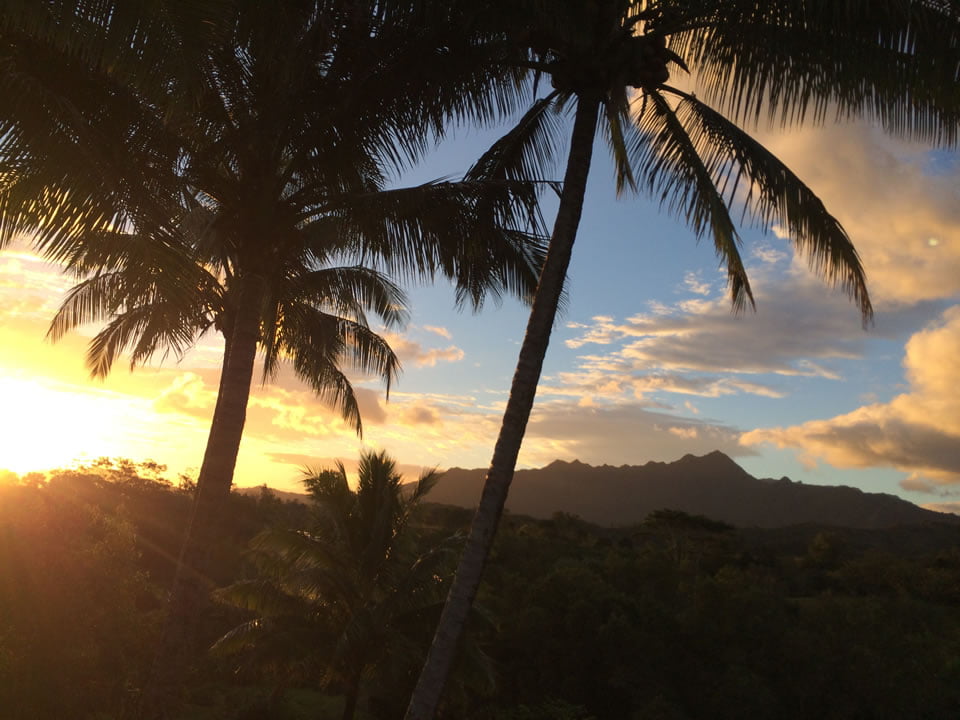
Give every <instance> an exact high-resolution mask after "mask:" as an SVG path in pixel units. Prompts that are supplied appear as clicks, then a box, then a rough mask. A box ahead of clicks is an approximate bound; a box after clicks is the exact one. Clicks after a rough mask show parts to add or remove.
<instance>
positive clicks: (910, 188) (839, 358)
mask: <svg viewBox="0 0 960 720" xmlns="http://www.w3.org/2000/svg"><path fill="white" fill-rule="evenodd" d="M760 136H761V140H762V141H763V142H764V143H765V144H767V146H768V147H769V148H770V149H771V150H772V151H773V152H774V153H775V154H777V155H778V156H780V157H781V158H783V159H784V161H785V162H786V163H787V164H788V165H789V166H790V167H791V168H792V169H793V170H794V171H795V172H797V173H798V174H799V175H800V177H802V178H803V179H804V180H805V181H806V182H807V183H808V185H810V187H811V188H812V189H813V190H814V191H815V192H816V193H818V195H819V196H820V197H821V199H823V201H824V203H825V205H826V206H827V207H828V209H830V210H831V211H832V212H833V213H834V214H835V215H836V216H837V218H838V219H839V220H840V221H841V222H842V223H843V225H844V227H845V228H846V229H847V231H848V232H849V234H850V236H851V238H852V239H853V241H854V243H855V244H856V246H857V248H858V250H859V252H860V254H861V256H862V258H863V261H864V265H865V267H866V270H867V275H868V281H869V282H870V288H871V293H872V296H873V299H874V303H875V307H876V309H877V316H876V324H875V326H874V327H872V328H871V329H870V330H869V331H868V332H864V331H863V330H862V329H861V326H860V322H859V317H858V315H857V312H856V309H855V308H854V307H852V305H851V304H850V303H849V302H848V300H847V299H846V298H844V297H843V296H842V295H840V294H839V293H836V292H831V291H829V290H827V289H825V288H824V285H823V283H822V282H821V281H820V280H819V279H817V278H814V277H812V276H811V275H810V273H809V271H808V269H807V266H806V263H805V262H804V261H803V259H802V258H798V257H796V256H795V255H794V254H793V252H792V250H791V247H790V245H789V243H788V242H787V239H786V237H785V236H786V233H785V232H784V230H783V229H782V228H778V227H773V228H769V232H768V233H766V234H764V233H762V232H760V231H758V230H753V229H749V228H748V229H745V230H744V240H745V245H744V259H745V262H746V263H747V266H748V270H749V272H750V276H751V281H752V283H753V287H754V290H755V293H756V296H757V312H756V313H752V312H748V313H745V314H742V315H732V314H731V313H730V306H729V300H728V297H727V293H726V288H725V279H724V276H723V273H722V272H721V271H719V270H718V269H717V267H716V262H715V260H714V258H713V256H712V254H711V252H710V250H709V248H707V247H705V246H703V245H701V246H697V244H696V243H695V242H694V241H693V239H692V238H691V237H690V233H689V231H688V230H686V229H685V228H684V227H683V226H682V224H680V223H678V222H677V221H676V220H675V219H674V218H670V217H669V216H667V215H665V214H663V213H661V212H660V211H659V208H658V207H657V206H656V203H651V202H649V201H647V200H644V199H637V200H634V199H627V200H625V201H622V202H620V201H616V200H615V199H614V197H615V192H614V189H613V181H612V175H613V173H612V171H611V168H610V161H609V159H608V158H605V157H604V155H603V153H599V152H598V153H597V156H596V157H597V159H596V167H595V168H594V170H593V171H592V174H591V184H590V187H589V188H588V197H587V199H586V206H585V208H584V216H583V223H582V225H581V231H580V234H579V239H578V242H577V248H576V249H575V252H574V259H573V265H572V266H571V271H570V285H569V304H568V309H567V311H566V313H565V314H564V315H563V316H562V317H561V318H560V319H559V320H558V322H557V324H556V326H555V329H554V335H553V339H552V341H551V344H550V351H549V354H548V356H547V360H546V363H545V366H544V373H543V377H542V380H541V384H540V389H539V391H538V398H537V403H536V406H535V408H534V413H533V416H532V417H531V421H530V425H529V427H528V429H527V433H526V436H525V440H524V446H523V450H522V453H521V457H520V466H521V467H542V466H544V465H547V464H549V463H550V462H552V461H553V460H556V459H562V460H574V459H576V460H580V461H582V462H586V463H589V464H593V465H602V464H605V463H606V464H611V465H622V464H634V465H641V464H643V463H645V462H648V461H651V460H653V461H672V460H676V459H678V458H680V457H681V456H683V455H684V454H686V453H693V454H698V455H702V454H705V453H707V452H710V451H712V450H721V451H722V452H725V453H727V454H728V455H730V456H731V457H733V458H734V459H735V460H736V461H737V462H738V463H739V464H741V465H742V466H743V467H744V468H745V469H746V470H747V471H748V472H751V473H752V474H754V475H756V476H758V477H780V476H782V475H789V476H790V477H792V478H794V479H796V480H802V481H803V482H805V483H820V484H847V485H853V486H855V487H859V488H861V489H863V490H865V491H867V492H887V493H894V494H897V495H899V496H901V497H905V498H907V499H909V500H911V501H913V502H916V503H920V504H927V505H934V504H936V505H938V506H940V507H954V506H956V503H955V502H954V503H953V505H951V504H950V503H951V502H953V500H952V498H955V497H956V496H957V494H958V492H960V450H958V448H960V435H958V433H960V404H958V403H957V402H956V400H955V399H954V398H956V393H955V392H954V391H953V390H952V389H953V388H956V387H957V385H958V383H960V350H958V348H960V315H958V313H960V309H958V308H960V153H942V152H938V153H930V152H928V151H926V150H924V149H923V148H920V147H918V146H916V145H912V144H906V143H901V142H896V141H890V140H888V139H885V138H884V137H883V136H882V135H881V134H880V133H879V132H878V131H876V130H875V129H870V128H865V127H863V126H854V125H847V126H838V127H826V128H820V129H802V130H799V131H797V132H795V133H791V134H788V135H783V134H779V133H776V132H773V131H762V132H761V133H760ZM489 140H490V138H489V137H479V136H478V137H473V138H467V139H466V140H461V141H458V143H455V144H454V145H453V146H452V147H453V149H452V150H449V151H448V152H447V154H446V155H444V154H443V153H441V154H440V156H438V157H439V159H437V160H436V161H434V162H432V164H428V165H427V166H425V167H423V168H418V169H416V171H415V172H414V173H413V174H412V175H411V177H410V178H409V182H411V183H416V182H422V181H426V180H429V179H431V178H434V177H439V176H448V175H450V176H454V175H457V174H458V173H461V172H462V171H463V169H464V168H465V167H467V166H468V165H469V164H470V162H471V161H472V160H473V159H475V158H476V157H477V156H479V154H480V153H481V152H482V149H483V147H484V146H485V144H487V142H488V141H489ZM824 148H829V150H828V151H825V150H824ZM418 173H419V174H418ZM546 201H547V207H545V210H544V212H545V214H546V215H549V214H550V207H549V202H550V199H549V198H547V199H546ZM70 284H71V279H70V278H69V277H65V276H63V275H62V274H61V273H60V272H59V269H58V268H57V267H55V266H53V265H50V264H49V263H46V262H44V261H43V260H42V259H41V258H38V257H37V256H36V255H35V254H33V253H32V252H30V251H29V249H27V248H26V246H25V245H22V244H21V245H18V246H17V247H11V248H7V249H5V250H3V251H0V400H2V403H3V413H2V414H0V469H7V470H10V471H12V472H15V473H18V474H22V473H26V472H31V471H44V470H49V469H53V468H57V467H62V466H70V465H73V464H75V463H84V462H90V461H92V460H95V459H97V458H99V457H104V456H110V457H115V458H116V457H124V458H129V459H131V460H133V461H136V462H139V461H145V460H152V461H155V462H158V463H161V464H164V465H167V466H168V468H169V476H170V477H176V475H177V474H179V473H187V474H188V475H192V476H194V477H195V476H196V472H197V468H198V467H199V466H200V464H201V461H202V457H203V450H204V446H205V443H206V438H207V433H208V430H209V422H210V418H211V416H212V411H213V404H214V402H215V399H216V390H217V386H218V376H219V375H218V374H219V363H220V359H221V357H222V340H221V339H220V338H219V337H212V338H204V339H203V341H202V342H201V343H200V345H199V346H198V347H197V348H195V349H194V350H193V351H191V352H190V353H188V354H187V356H186V357H184V358H182V359H180V360H179V361H177V360H176V359H174V358H168V359H167V360H166V361H164V362H162V363H161V362H159V359H158V362H157V363H156V364H153V365H150V366H148V367H144V368H138V369H136V370H134V371H133V372H130V370H129V364H128V363H127V362H126V361H125V360H124V359H123V358H121V359H119V360H118V362H117V364H116V367H115V368H114V370H113V372H112V373H111V375H110V376H109V377H108V378H106V379H105V380H102V381H101V380H92V379H91V378H90V377H89V372H88V370H87V369H86V367H85V366H84V353H85V349H86V343H87V342H88V340H89V338H90V337H91V336H92V334H93V332H95V328H82V329H81V331H80V332H77V333H72V334H70V335H68V336H66V337H64V338H63V339H62V340H61V341H60V342H58V343H56V344H52V343H50V342H48V341H46V340H44V336H45V333H46V329H47V327H48V325H49V322H50V320H51V318H52V317H53V314H54V313H55V311H56V309H57V307H58V304H59V302H60V300H61V298H62V295H63V293H64V292H65V291H66V290H67V289H68V288H69V286H70ZM411 298H412V301H413V314H412V317H411V321H410V324H409V325H408V327H407V328H406V329H405V330H404V331H403V332H397V333H395V334H391V335H390V342H391V344H392V346H393V347H394V348H395V350H396V351H397V353H398V355H399V356H400V358H401V361H402V363H403V368H404V370H403V374H402V376H401V378H400V381H399V383H398V384H397V386H396V387H395V388H394V389H393V391H392V392H391V397H390V401H389V402H387V400H386V398H385V397H384V391H383V388H382V386H380V385H379V384H377V383H375V382H372V381H371V380H370V379H369V378H361V377H357V378H354V382H355V387H356V389H357V396H358V402H359V404H360V408H361V414H362V417H363V423H364V434H363V437H362V438H359V437H357V435H356V434H355V433H353V432H352V431H351V430H350V428H349V427H347V426H346V424H345V423H343V421H342V420H340V418H339V417H338V416H337V415H336V414H335V413H333V412H331V411H330V410H329V409H328V408H326V407H324V406H323V405H322V404H321V403H319V402H318V401H317V400H316V398H315V396H314V395H313V393H312V392H311V391H310V390H309V389H308V388H306V387H304V386H303V384H302V383H300V382H298V381H297V380H296V379H295V378H294V377H293V374H292V373H291V372H290V371H289V370H284V371H282V372H281V373H280V374H279V376H278V377H277V378H276V380H275V382H271V383H268V384H265V385H264V384H261V382H260V377H259V376H257V377H256V378H255V379H254V387H253V390H252V395H251V400H250V405H249V408H248V413H247V422H246V429H245V434H244V441H243V444H242V446H241V450H240V456H239V458H238V463H237V472H236V475H235V484H236V485H239V486H257V485H262V484H268V485H270V486H272V487H276V488H278V489H286V490H298V489H300V483H299V480H300V477H301V469H302V468H303V467H305V466H310V467H313V468H321V467H332V466H333V465H334V463H335V462H336V461H337V460H341V461H343V462H344V464H345V465H346V466H347V468H348V470H350V469H351V468H352V467H353V464H354V463H355V461H356V458H357V457H358V455H359V453H360V451H361V449H373V450H380V449H383V450H386V451H387V452H389V453H390V454H391V455H392V456H393V457H394V458H396V460H397V461H398V463H399V465H400V469H401V470H402V471H403V472H404V473H405V475H406V477H407V478H408V479H413V478H415V477H416V476H417V475H418V474H419V472H420V471H421V470H423V469H429V468H432V467H439V468H441V469H443V468H449V467H454V466H457V467H472V468H476V467H485V466H487V464H488V463H489V460H490V455H491V453H492V450H493V445H494V442H495V439H496V434H497V430H498V428H499V425H500V420H501V415H502V411H503V407H504V403H505V402H506V398H507V393H508V389H509V385H510V379H511V377H512V374H513V369H514V365H515V362H516V356H517V351H518V349H519V343H520V340H521V338H522V335H523V332H524V327H525V322H526V315H527V312H526V309H525V308H524V307H522V306H521V305H520V304H519V303H518V302H516V301H513V300H509V299H508V300H506V301H505V302H504V303H503V305H502V306H501V307H496V306H495V304H494V303H490V304H489V305H488V306H487V307H485V308H484V310H483V312H482V313H480V314H478V315H470V314H459V313H457V312H455V311H454V309H453V305H454V303H453V294H452V292H451V290H450V289H449V288H447V287H444V286H442V285H441V286H439V287H432V288H414V289H412V290H411ZM2 474H3V473H2V472H0V476H2Z"/></svg>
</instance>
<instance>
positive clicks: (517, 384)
mask: <svg viewBox="0 0 960 720" xmlns="http://www.w3.org/2000/svg"><path fill="white" fill-rule="evenodd" d="M599 107H600V100H599V98H598V97H582V96H581V97H580V98H579V99H578V105H577V114H576V119H575V121H574V126H573V134H572V136H571V139H570V155H569V157H568V158H567V169H566V174H565V175H564V178H563V193H562V195H561V198H560V208H559V209H558V211H557V217H556V221H555V223H554V226H553V236H552V237H551V239H550V248H549V250H548V252H547V259H546V262H545V263H544V266H543V270H542V271H541V273H540V282H539V284H538V285H537V291H536V294H535V295H534V300H533V307H532V308H531V310H530V318H529V320H528V321H527V332H526V335H525V336H524V338H523V345H522V346H521V348H520V357H519V359H518V360H517V369H516V371H515V373H514V376H513V383H512V385H511V387H510V398H509V400H508V401H507V407H506V410H505V412H504V415H503V422H502V424H501V426H500V435H499V437H498V438H497V444H496V447H495V449H494V452H493V459H492V461H491V463H490V469H489V470H488V471H487V477H486V480H485V482H484V486H483V495H482V496H481V498H480V505H479V507H478V508H477V512H476V515H474V518H473V525H472V526H471V528H470V536H469V538H468V539H467V543H466V546H465V547H464V550H463V554H462V555H461V556H460V564H459V566H458V567H457V574H456V576H455V577H454V580H453V585H452V587H451V588H450V594H449V595H448V596H447V602H446V604H445V605H444V608H443V613H442V614H441V616H440V624H439V626H438V627H437V632H436V635H435V636H434V638H433V645H432V646H431V647H430V652H429V654H428V655H427V660H426V663H425V664H424V666H423V670H422V671H421V673H420V679H419V680H418V682H417V686H416V688H415V689H414V691H413V696H412V697H411V698H410V705H409V707H408V708H407V714H406V716H405V717H406V720H432V718H433V716H434V713H435V712H436V708H437V705H438V703H439V701H440V695H441V693H442V692H443V686H444V684H445V683H446V680H447V675H448V674H449V672H450V667H451V665H452V664H453V659H454V656H455V653H456V648H457V643H458V640H459V638H460V635H461V632H462V630H463V626H464V624H465V623H466V620H467V616H468V615H469V613H470V608H471V607H472V605H473V600H474V598H475V597H476V594H477V588H478V587H479V586H480V579H481V576H482V575H483V568H484V565H485V564H486V560H487V557H488V555H489V554H490V548H491V547H492V545H493V538H494V535H495V534H496V531H497V526H498V524H499V523H500V516H501V515H502V514H503V506H504V504H505V503H506V501H507V493H508V491H509V490H510V482H511V481H512V480H513V472H514V469H515V468H516V466H517V456H518V455H519V453H520V445H521V443H522V442H523V435H524V433H525V432H526V428H527V421H528V420H529V419H530V411H531V410H532V409H533V401H534V397H535V396H536V392H537V383H539V381H540V372H541V370H542V368H543V359H544V357H545V356H546V354H547V345H548V344H549V342H550V331H551V330H552V328H553V321H554V318H555V316H556V313H557V305H558V303H559V301H560V295H561V292H562V290H563V281H564V278H565V277H566V274H567V267H568V265H569V264H570V254H571V251H572V250H573V242H574V240H575V239H576V236H577V228H578V226H579V225H580V214H581V211H582V209H583V198H584V193H585V192H586V187H587V175H588V174H589V172H590V161H591V156H592V154H593V140H594V135H595V133H596V128H597V114H598V111H599Z"/></svg>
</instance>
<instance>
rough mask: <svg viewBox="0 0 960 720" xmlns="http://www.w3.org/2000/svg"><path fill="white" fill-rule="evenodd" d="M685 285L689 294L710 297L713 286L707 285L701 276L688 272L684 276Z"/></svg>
mask: <svg viewBox="0 0 960 720" xmlns="http://www.w3.org/2000/svg"><path fill="white" fill-rule="evenodd" d="M683 285H684V287H685V288H686V289H687V291H688V292H692V293H693V294H694V295H709V294H710V293H711V292H712V290H713V286H712V285H711V284H710V283H705V282H703V281H702V280H701V279H700V274H699V273H695V272H688V273H687V274H686V275H684V276H683Z"/></svg>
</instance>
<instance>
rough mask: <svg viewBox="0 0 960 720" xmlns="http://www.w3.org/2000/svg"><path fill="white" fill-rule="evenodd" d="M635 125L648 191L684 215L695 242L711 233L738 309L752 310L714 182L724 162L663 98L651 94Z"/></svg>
mask: <svg viewBox="0 0 960 720" xmlns="http://www.w3.org/2000/svg"><path fill="white" fill-rule="evenodd" d="M637 126H638V128H639V130H640V132H639V134H636V135H635V136H634V138H633V141H632V142H631V144H630V148H629V151H630V153H631V157H632V158H633V162H634V163H635V166H636V167H637V169H638V172H639V173H640V175H641V176H643V178H644V180H645V184H646V186H647V188H648V189H649V190H650V191H651V192H652V193H654V194H655V195H658V196H659V198H660V202H661V203H662V204H664V205H666V206H667V207H668V208H669V209H670V210H672V211H674V212H676V213H678V214H680V215H682V216H683V217H684V218H685V219H686V221H687V222H688V223H689V224H690V227H691V229H692V230H693V232H694V234H695V235H696V236H697V238H700V237H702V236H703V235H705V234H706V233H707V232H708V231H709V232H710V234H711V235H712V236H713V244H714V249H715V250H716V252H717V255H718V256H719V257H720V259H721V260H722V261H723V262H724V264H725V265H726V267H727V280H728V283H729V285H730V294H731V299H732V301H733V306H734V308H735V309H736V310H740V309H742V308H743V307H744V306H745V304H746V303H747V302H749V303H750V304H751V305H753V293H752V292H751V290H750V281H749V279H748V278H747V272H746V269H745V268H744V267H743V260H742V259H741V257H740V250H739V247H738V245H739V237H738V236H737V232H736V229H735V227H734V224H733V220H732V219H731V218H730V213H729V212H728V210H727V204H726V202H724V198H723V196H722V194H721V192H720V190H719V189H718V187H717V185H716V183H715V177H716V176H717V175H718V174H720V173H722V171H723V167H722V166H721V165H720V163H721V161H722V159H723V158H721V157H720V156H718V155H717V153H713V155H703V154H702V151H703V150H704V148H703V147H702V142H703V140H704V139H705V136H704V135H703V133H701V134H700V135H699V136H698V137H691V135H690V134H689V133H688V131H687V128H685V127H684V125H683V123H682V122H681V120H680V119H679V117H678V116H677V113H676V112H675V111H674V110H673V108H671V107H670V105H669V103H668V102H667V101H666V99H665V98H664V97H663V95H661V94H660V93H649V94H648V100H647V103H646V106H645V112H644V113H643V114H642V115H640V116H638V118H637ZM698 143H700V145H698ZM707 149H709V148H707Z"/></svg>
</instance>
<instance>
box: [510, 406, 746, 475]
mask: <svg viewBox="0 0 960 720" xmlns="http://www.w3.org/2000/svg"><path fill="white" fill-rule="evenodd" d="M526 437H527V440H526V441H525V443H526V444H525V446H524V460H525V462H527V463H532V464H534V465H542V464H546V463H548V462H550V461H552V460H555V459H557V458H560V459H578V460H581V461H583V462H587V463H592V464H603V463H607V464H611V465H622V464H636V463H641V462H647V461H650V460H656V461H666V460H675V459H677V458H678V457H681V456H683V455H684V454H686V453H694V454H705V453H708V452H710V451H712V450H721V451H723V452H725V453H727V454H728V455H732V456H744V455H754V454H756V453H755V451H754V450H753V449H752V448H749V447H746V446H744V445H742V444H741V443H740V441H739V437H740V431H739V430H737V429H736V428H734V427H730V426H728V425H723V424H716V423H709V422H705V421H701V420H697V419H690V418H680V417H677V416H674V415H670V414H668V413H663V412H656V411H652V410H650V409H649V408H648V407H647V406H644V405H643V404H640V403H632V404H619V405H612V406H601V407H582V406H579V405H577V404H575V403H573V402H571V401H569V400H562V401H554V402H547V403H539V402H538V403H537V407H536V409H535V411H534V413H533V415H532V417H531V419H530V425H529V426H528V428H527V436H526Z"/></svg>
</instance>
